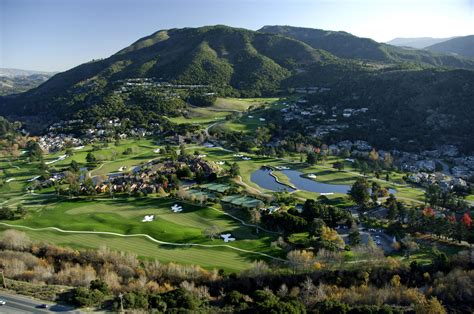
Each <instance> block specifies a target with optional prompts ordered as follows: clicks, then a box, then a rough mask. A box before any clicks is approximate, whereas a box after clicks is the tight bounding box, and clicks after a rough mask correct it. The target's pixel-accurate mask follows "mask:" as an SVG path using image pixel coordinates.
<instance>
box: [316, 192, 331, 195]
mask: <svg viewBox="0 0 474 314" xmlns="http://www.w3.org/2000/svg"><path fill="white" fill-rule="evenodd" d="M333 194H334V193H332V192H328V193H319V195H333Z"/></svg>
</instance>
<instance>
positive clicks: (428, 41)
mask: <svg viewBox="0 0 474 314" xmlns="http://www.w3.org/2000/svg"><path fill="white" fill-rule="evenodd" d="M452 38H454V37H448V38H433V37H415V38H404V37H397V38H394V39H392V40H390V41H387V44H389V45H392V46H399V47H411V48H416V49H424V48H426V47H428V46H431V45H434V44H438V43H442V42H444V41H447V40H450V39H452Z"/></svg>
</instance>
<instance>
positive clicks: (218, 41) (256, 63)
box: [1, 26, 337, 117]
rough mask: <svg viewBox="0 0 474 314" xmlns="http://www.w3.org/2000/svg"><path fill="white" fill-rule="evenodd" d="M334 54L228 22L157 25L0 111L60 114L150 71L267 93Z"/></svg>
mask: <svg viewBox="0 0 474 314" xmlns="http://www.w3.org/2000/svg"><path fill="white" fill-rule="evenodd" d="M333 60H337V58H336V57H334V56H332V55H331V54H329V53H327V52H324V51H320V50H317V49H314V48H311V47H310V46H308V45H307V44H305V43H302V42H300V41H297V40H294V39H290V38H286V37H283V36H280V35H273V34H263V33H259V32H254V31H250V30H245V29H237V28H231V27H227V26H209V27H201V28H184V29H171V30H166V31H159V32H156V33H154V34H152V35H150V36H148V37H145V38H142V39H140V40H138V41H137V42H135V43H133V44H132V45H130V46H129V47H127V48H125V49H122V50H121V51H119V52H118V53H116V54H115V55H112V56H111V57H109V58H107V59H102V60H96V61H91V62H89V63H85V64H82V65H80V66H77V67H75V68H73V69H71V70H68V71H66V72H63V73H59V74H57V75H55V76H54V77H52V78H51V79H50V80H48V81H47V82H46V83H44V84H42V85H41V86H40V87H38V88H36V89H34V90H31V91H29V92H27V93H25V94H22V95H20V96H18V97H16V98H12V99H4V100H3V102H4V103H5V104H4V105H3V106H2V108H1V111H2V112H7V111H8V113H9V114H16V115H20V116H25V115H28V114H29V113H30V112H31V110H32V108H34V110H35V112H36V114H37V115H41V114H43V113H47V115H48V117H51V113H54V114H55V115H56V116H57V117H64V116H66V115H68V114H70V113H71V112H75V111H77V110H78V109H83V108H88V107H90V106H93V105H95V104H97V103H100V102H102V99H103V97H104V96H105V95H108V94H110V93H111V91H112V90H113V89H114V88H115V87H116V84H114V83H116V82H118V81H120V80H123V79H130V78H155V79H159V80H160V81H167V82H171V83H179V84H202V85H212V87H213V88H217V89H221V91H222V90H224V92H223V93H224V94H225V93H231V91H234V93H235V91H238V93H240V94H241V95H243V96H260V95H262V94H273V93H275V91H276V90H277V89H278V88H279V87H280V82H281V81H282V80H284V79H286V78H288V77H290V76H291V75H292V74H293V73H295V72H296V71H297V70H298V69H300V68H301V67H303V66H307V65H309V64H314V63H316V62H321V61H327V62H329V61H333Z"/></svg>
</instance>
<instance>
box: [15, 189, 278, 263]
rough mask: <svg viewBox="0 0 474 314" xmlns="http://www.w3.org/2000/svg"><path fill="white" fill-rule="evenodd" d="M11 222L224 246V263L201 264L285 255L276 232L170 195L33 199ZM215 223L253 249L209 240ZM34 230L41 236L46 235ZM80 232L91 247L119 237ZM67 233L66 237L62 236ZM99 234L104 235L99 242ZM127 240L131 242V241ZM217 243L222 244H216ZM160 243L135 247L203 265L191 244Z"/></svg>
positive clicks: (54, 235) (239, 243) (56, 234)
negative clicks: (23, 214)
mask: <svg viewBox="0 0 474 314" xmlns="http://www.w3.org/2000/svg"><path fill="white" fill-rule="evenodd" d="M176 203H178V204H181V205H182V206H183V208H184V210H183V212H181V213H174V212H172V211H171V209H170V208H171V206H172V205H173V204H176ZM33 204H34V203H33ZM145 215H154V216H155V219H154V221H152V222H142V219H143V218H144V216H145ZM7 223H9V224H13V225H21V226H27V227H30V228H35V229H37V228H45V227H56V228H59V229H62V230H66V231H67V230H68V231H79V232H81V231H93V232H111V233H117V234H118V235H137V234H143V235H148V236H150V237H151V238H153V239H155V240H158V241H163V242H168V243H172V244H177V245H182V244H196V245H206V246H211V247H209V248H200V247H199V248H198V247H193V248H192V250H191V251H192V252H195V254H199V252H205V251H206V250H207V249H210V250H212V252H213V254H219V253H220V252H221V251H222V254H223V256H222V257H221V260H222V261H221V262H218V263H217V264H221V265H217V264H214V263H213V262H212V261H208V262H207V263H206V264H202V266H206V267H207V266H210V265H213V266H215V267H228V266H225V264H226V263H228V264H229V265H230V264H232V263H233V262H232V261H230V260H229V258H233V257H231V256H236V255H237V256H239V258H238V259H237V262H236V263H237V264H241V263H242V262H243V261H244V260H245V261H247V265H246V266H247V267H248V266H249V265H250V262H252V261H253V260H256V259H267V258H266V257H264V256H262V255H259V254H258V253H265V254H269V255H272V256H275V257H280V255H281V252H280V250H279V249H275V248H272V247H271V246H270V242H271V241H273V240H274V237H275V236H274V235H270V234H265V233H264V232H260V234H256V232H255V229H254V228H252V227H246V226H243V225H242V224H241V223H240V222H239V221H237V220H234V219H231V218H230V217H229V216H227V215H225V214H224V213H223V212H222V211H220V210H218V209H212V208H210V207H199V206H194V205H190V204H187V203H179V202H176V201H174V200H170V199H157V198H147V199H120V200H95V201H92V200H90V201H87V200H69V201H63V202H59V203H52V204H46V205H43V206H36V207H35V206H34V205H33V206H32V207H31V209H30V213H29V214H28V215H27V217H26V218H24V219H22V220H16V221H8V222H7ZM213 226H216V227H217V228H218V229H219V232H220V233H231V234H232V236H233V237H235V238H236V239H237V240H236V241H235V242H231V243H228V245H229V246H231V247H234V248H236V249H242V250H246V251H249V252H241V251H238V250H233V249H232V248H225V247H223V246H224V245H225V244H226V243H224V241H223V240H222V239H220V238H216V239H215V240H210V239H209V238H208V237H207V236H206V235H205V234H204V231H205V230H206V228H209V227H213ZM30 232H31V233H33V234H37V233H41V232H37V231H28V233H30ZM47 232H48V234H49V235H50V236H49V237H50V238H55V239H54V240H53V242H54V243H59V244H61V243H69V244H71V243H72V242H71V241H72V240H71V239H76V238H74V237H72V235H71V234H63V233H61V232H56V231H49V230H48V231H47ZM34 236H35V237H40V236H41V235H34ZM75 236H76V237H79V238H80V237H82V236H84V237H91V239H95V240H96V243H94V241H92V242H91V243H88V242H84V241H78V242H76V243H75V246H87V247H96V246H98V245H99V244H100V243H102V244H104V245H107V246H109V239H110V238H112V239H115V237H114V236H110V235H107V236H105V235H83V234H78V235H75ZM64 237H67V238H65V239H63V238H64ZM104 237H105V238H104ZM97 238H104V239H103V240H102V242H100V241H98V240H97ZM68 239H69V240H68ZM130 240H133V241H138V238H121V239H120V238H119V239H116V241H118V242H124V243H128V242H129V241H130ZM139 240H140V241H142V242H143V241H144V242H150V243H149V244H148V246H150V245H152V246H153V245H154V246H155V247H157V244H156V243H153V242H152V241H150V240H147V239H146V238H145V237H142V238H140V239H139ZM64 241H65V242H64ZM111 245H112V246H113V247H117V249H119V246H118V245H117V243H116V242H113V243H112V244H111ZM123 245H124V246H126V245H129V244H123ZM112 246H111V247H112ZM142 246H143V245H142ZM212 246H217V247H216V248H213V247H212ZM129 248H133V245H132V246H129ZM158 248H159V249H160V250H158V251H157V252H150V254H145V253H144V252H145V251H146V250H145V249H138V250H133V249H132V250H131V251H132V252H135V253H137V254H139V255H143V256H148V257H159V256H160V254H162V253H160V252H162V251H163V252H169V253H168V255H165V257H166V256H167V257H166V258H165V260H167V261H168V260H172V261H175V262H183V263H188V264H193V263H194V264H199V265H201V263H200V260H199V259H198V260H194V259H193V258H192V257H189V258H188V259H184V258H183V256H184V255H185V254H184V255H183V250H184V251H186V250H189V248H188V247H186V246H184V247H183V246H172V245H161V244H158ZM173 252H178V254H177V255H175V256H174V257H172V255H173ZM252 252H256V253H252ZM180 254H181V255H180ZM202 254H204V253H202ZM242 267H243V266H238V267H237V266H236V268H235V269H237V268H239V269H241V268H242Z"/></svg>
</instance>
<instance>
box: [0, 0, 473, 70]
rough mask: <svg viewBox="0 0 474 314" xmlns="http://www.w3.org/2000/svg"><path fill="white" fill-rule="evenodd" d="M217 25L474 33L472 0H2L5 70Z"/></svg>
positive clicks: (83, 58) (61, 62) (371, 33)
mask: <svg viewBox="0 0 474 314" xmlns="http://www.w3.org/2000/svg"><path fill="white" fill-rule="evenodd" d="M213 24H226V25H230V26H238V27H244V28H249V29H254V30H256V29H259V28H260V27H262V26H263V25H277V24H279V25H293V26H305V27H314V28H322V29H328V30H344V31H347V32H350V33H352V34H355V35H357V36H361V37H370V38H373V39H375V40H377V41H388V40H390V39H392V38H394V37H422V36H429V37H449V36H455V35H457V36H459V35H470V34H474V0H325V1H324V0H312V1H311V0H0V67H9V68H21V69H30V70H44V71H63V70H66V69H69V68H71V67H74V66H76V65H78V64H80V63H83V62H87V61H89V60H91V59H94V58H96V59H97V58H104V57H108V56H110V55H111V54H113V53H115V52H117V51H118V50H120V49H121V48H123V47H126V46H128V45H129V44H131V43H132V42H134V41H136V40H137V39H139V38H141V37H144V36H146V35H149V34H151V33H153V32H155V31H157V30H159V29H167V28H173V27H185V26H190V27H195V26H202V25H213Z"/></svg>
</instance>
